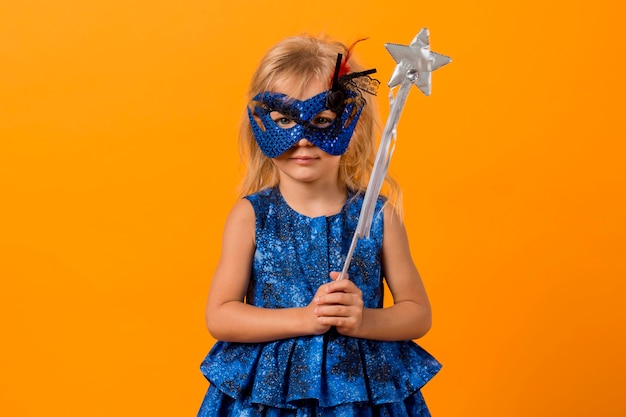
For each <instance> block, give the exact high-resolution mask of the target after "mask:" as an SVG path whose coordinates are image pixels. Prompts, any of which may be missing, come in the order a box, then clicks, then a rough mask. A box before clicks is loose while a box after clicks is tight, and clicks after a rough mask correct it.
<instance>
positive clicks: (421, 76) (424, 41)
mask: <svg viewBox="0 0 626 417" xmlns="http://www.w3.org/2000/svg"><path fill="white" fill-rule="evenodd" d="M385 48H387V51H388V52H389V53H390V54H391V56H392V57H393V59H394V60H395V61H396V63H397V65H396V68H395V70H394V72H393V74H392V75H391V78H390V79H389V82H388V83H387V85H388V86H389V87H390V88H391V89H392V90H390V92H389V102H390V110H389V116H388V117H387V123H386V124H385V129H384V130H383V135H382V138H381V140H380V144H379V145H378V152H377V154H376V160H375V161H374V167H373V168H372V173H371V176H370V180H369V183H368V184H367V190H366V191H365V197H364V198H363V206H362V207H361V213H360V214H359V222H358V223H357V226H356V230H355V232H354V236H353V237H352V243H351V244H350V249H349V250H348V254H347V255H346V260H345V263H344V265H343V269H342V271H341V275H340V276H339V279H343V278H344V277H345V275H346V273H347V271H348V267H349V266H350V261H351V260H352V254H353V253H354V249H355V248H356V244H357V242H358V240H359V239H360V238H364V237H369V235H370V229H371V227H372V219H373V217H374V209H375V208H376V201H377V200H378V196H379V194H380V189H381V187H382V185H383V181H384V180H385V176H386V174H387V169H388V168H389V162H390V161H391V155H392V154H393V150H394V148H395V143H396V126H397V125H398V120H399V119H400V115H401V114H402V109H403V108H404V104H405V103H406V99H407V97H408V95H409V91H410V90H411V84H415V85H416V86H417V88H419V89H420V90H421V91H422V93H424V94H425V95H427V96H429V95H430V90H431V75H432V72H433V71H434V70H436V69H437V68H440V67H442V66H444V65H446V64H448V63H450V62H451V61H452V59H451V58H450V57H447V56H445V55H441V54H438V53H436V52H432V51H431V50H430V40H429V32H428V29H426V28H424V29H422V30H420V32H419V33H418V34H417V36H415V38H414V39H413V41H412V42H411V44H410V45H409V46H406V45H398V44H394V43H387V44H385ZM398 85H399V86H400V87H399V88H398V91H397V94H396V96H395V98H394V96H393V88H394V87H396V86H398Z"/></svg>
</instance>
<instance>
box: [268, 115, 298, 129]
mask: <svg viewBox="0 0 626 417" xmlns="http://www.w3.org/2000/svg"><path fill="white" fill-rule="evenodd" d="M270 116H271V117H272V120H273V121H274V123H276V124H277V125H278V126H279V127H281V128H283V129H289V128H290V127H293V126H295V124H296V122H295V121H294V120H293V119H292V118H290V117H287V116H285V115H283V114H281V113H278V112H277V111H274V112H272V113H271V115H270Z"/></svg>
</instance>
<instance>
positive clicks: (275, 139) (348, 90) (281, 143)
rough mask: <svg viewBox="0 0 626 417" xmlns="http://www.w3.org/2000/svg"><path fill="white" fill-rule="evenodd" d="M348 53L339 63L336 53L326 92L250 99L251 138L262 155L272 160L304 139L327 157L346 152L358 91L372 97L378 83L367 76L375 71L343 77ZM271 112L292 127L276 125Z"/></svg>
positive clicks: (357, 109) (360, 106)
mask: <svg viewBox="0 0 626 417" xmlns="http://www.w3.org/2000/svg"><path fill="white" fill-rule="evenodd" d="M353 46H354V45H353ZM351 50H352V47H350V49H349V50H348V56H347V57H346V59H345V60H344V61H343V62H342V58H343V55H342V54H337V64H336V65H335V72H334V74H333V78H332V86H331V89H330V90H328V91H324V92H322V93H320V94H318V95H316V96H314V97H311V98H309V99H307V100H304V101H301V100H296V99H294V98H290V97H288V96H287V95H285V94H280V93H271V92H264V93H260V94H257V95H256V96H255V97H254V98H253V99H252V100H253V102H254V104H253V108H252V109H250V108H248V117H249V118H250V125H251V126H252V133H253V134H254V138H255V139H256V141H257V143H258V145H259V147H260V148H261V151H262V152H263V153H264V154H265V156H267V157H268V158H276V157H278V156H280V155H282V154H283V153H284V152H285V151H287V150H288V149H289V148H291V147H292V146H294V145H295V144H296V143H298V141H300V139H307V140H308V141H309V142H311V143H312V144H313V145H315V146H317V147H318V148H320V149H321V150H323V151H324V152H326V153H328V154H331V155H342V154H343V153H344V152H345V151H346V150H347V149H348V145H349V144H350V138H352V134H353V133H354V128H355V127H356V124H357V122H358V120H359V116H360V115H361V111H362V110H363V106H364V105H365V99H364V98H363V97H362V95H361V92H366V93H369V94H374V95H375V94H376V89H377V88H378V85H379V84H380V83H379V82H378V80H375V79H372V78H370V76H369V74H372V73H374V72H376V70H375V69H371V70H367V71H362V72H355V73H351V74H347V72H348V66H347V61H348V58H349V56H350V51H351ZM274 111H275V112H278V113H280V114H281V115H282V117H281V118H280V119H282V118H283V117H284V118H287V119H288V120H289V121H290V122H295V125H294V126H291V127H288V128H283V127H281V126H279V125H278V124H277V123H276V121H274V120H273V119H272V116H271V113H272V112H274ZM328 111H331V112H333V113H334V114H335V115H336V116H335V117H334V119H332V120H330V119H331V117H330V116H328V115H327V114H328ZM256 118H258V119H259V120H256ZM278 120H279V119H277V121H278ZM259 121H260V123H261V124H262V126H261V125H259Z"/></svg>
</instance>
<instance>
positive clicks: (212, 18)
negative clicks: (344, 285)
mask: <svg viewBox="0 0 626 417" xmlns="http://www.w3.org/2000/svg"><path fill="white" fill-rule="evenodd" d="M625 17H626V13H625V6H624V5H623V2H620V1H618V0H599V1H595V2H588V1H576V0H574V1H572V0H570V1H545V0H528V1H524V2H520V1H513V2H503V1H494V0H482V1H481V0H479V1H473V2H466V1H460V0H456V1H439V2H436V1H422V2H415V1H402V2H400V1H388V0H362V1H359V2H339V3H333V4H331V3H327V2H326V3H325V2H314V1H309V0H303V1H300V2H288V3H280V2H265V1H262V0H257V1H247V2H242V1H215V0H211V1H206V0H204V1H199V0H187V1H181V2H167V1H154V0H150V1H148V0H124V1H120V0H106V1H104V0H92V1H82V0H55V1H43V0H39V1H37V0H2V3H1V4H0V214H1V215H0V276H1V283H2V287H1V289H0V333H1V334H2V343H1V348H0V349H1V351H0V415H2V416H11V417H35V416H43V415H51V416H64V417H71V416H83V415H89V416H94V417H96V416H110V415H116V416H193V415H195V412H196V410H197V408H198V406H199V404H200V401H201V399H202V396H203V395H204V392H205V389H206V387H207V383H206V381H205V380H204V378H203V377H202V375H201V374H200V372H199V370H198V366H199V363H200V362H201V360H202V359H203V357H204V355H205V354H206V352H207V351H208V349H209V348H210V345H211V343H212V340H211V338H210V337H209V335H208V333H207V332H206V330H205V328H204V317H203V314H204V312H203V309H204V301H205V298H206V293H207V291H208V286H209V282H210V277H211V274H212V270H213V268H214V266H215V263H216V260H217V257H218V255H219V250H220V248H219V245H220V238H221V236H220V235H221V230H222V225H223V221H224V217H225V215H226V213H227V211H228V210H229V208H230V207H231V205H232V203H233V202H234V201H235V198H236V196H235V193H234V190H235V187H236V184H237V182H238V180H239V178H240V172H241V168H240V166H239V159H238V148H237V142H236V134H237V128H238V122H239V117H240V115H241V114H242V110H243V106H244V104H245V101H244V94H245V90H246V87H247V83H248V80H249V79H250V76H251V74H252V71H253V69H254V68H255V66H256V64H257V62H258V60H259V59H260V57H261V56H262V54H263V53H264V52H265V51H266V50H267V48H268V47H269V46H271V45H272V44H274V43H275V42H276V41H278V40H279V39H282V38H283V37H285V36H287V35H292V34H297V33H300V32H304V31H308V32H313V33H319V32H322V31H324V32H327V33H329V34H331V35H333V36H334V37H336V38H338V39H340V40H343V41H345V42H351V41H353V40H356V39H357V38H359V37H363V36H369V40H368V41H367V42H364V43H361V44H359V46H358V48H357V52H356V53H357V55H358V57H359V58H360V60H361V61H362V62H363V63H364V64H365V65H366V66H375V67H376V68H378V71H379V73H378V75H379V78H380V79H381V81H383V84H385V82H386V81H387V80H388V78H389V76H390V75H391V71H392V70H393V67H394V62H393V60H392V59H391V57H390V56H389V55H388V54H387V52H386V50H385V49H384V47H383V44H384V43H385V42H396V43H404V44H408V43H409V42H410V41H411V40H412V38H413V36H414V35H415V34H416V33H417V31H418V30H419V29H420V28H422V27H428V28H429V29H430V31H431V44H432V49H433V50H434V51H437V52H440V53H444V54H446V55H450V56H452V57H453V59H454V61H453V63H452V64H451V65H449V66H446V67H444V68H442V69H440V70H438V71H436V72H435V73H434V74H433V95H432V96H431V97H424V96H423V95H421V93H419V92H418V91H417V89H413V91H412V93H411V95H410V97H409V99H408V103H407V106H406V108H405V110H404V114H403V117H402V119H401V121H400V125H399V138H398V145H397V148H396V153H395V155H394V159H393V160H392V167H391V170H392V172H393V173H394V174H395V176H396V177H397V178H398V179H399V180H400V182H401V183H402V185H403V187H404V191H405V195H406V200H405V212H406V224H407V227H408V230H409V234H410V239H411V245H412V250H413V253H414V257H415V260H416V263H417V265H418V267H419V268H420V270H421V272H422V274H423V276H424V280H425V282H426V285H427V288H428V290H429V294H430V296H431V299H432V303H433V307H434V317H435V319H434V327H433V330H432V331H431V332H430V333H429V334H428V335H427V336H426V337H425V338H424V339H422V341H421V344H422V345H423V346H424V347H425V348H427V349H428V350H429V351H430V352H432V353H433V354H434V355H435V356H436V357H437V358H439V359H440V360H441V361H442V362H443V363H444V369H443V370H442V372H441V373H440V374H439V375H438V376H437V377H436V378H435V379H434V380H433V381H432V382H431V383H430V384H429V385H428V386H427V387H426V389H425V394H426V398H427V401H428V403H429V405H430V408H431V411H432V413H433V415H434V416H436V417H444V416H445V417H451V416H494V417H496V416H497V417H502V416H527V415H532V416H624V415H626V358H625V352H626V328H625V327H626V307H625V302H624V296H625V294H626V284H625V281H626V262H625V260H624V258H625V257H624V253H623V252H624V239H625V238H626V233H625V223H626V221H625V217H626V216H625V213H626V168H625V167H624V166H625V165H626V164H625V162H624V159H625V158H624V157H625V150H626V145H625V140H626V128H625V126H624V113H625V111H626V102H625V98H624V97H625V94H626V85H625V82H624V74H625V73H626V67H625V65H624V61H625V59H624V53H626V36H624V31H623V28H624V18H625ZM387 91H388V90H387V88H386V87H383V88H382V89H381V92H380V95H379V96H380V97H379V98H380V111H381V114H382V115H383V117H386V114H387V111H388V105H387V104H386V102H387V97H386V96H387Z"/></svg>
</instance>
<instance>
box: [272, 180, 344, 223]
mask: <svg viewBox="0 0 626 417" xmlns="http://www.w3.org/2000/svg"><path fill="white" fill-rule="evenodd" d="M278 188H279V189H280V193H281V194H282V196H283V198H284V199H285V201H286V202H287V204H289V206H290V207H291V208H292V209H294V210H295V211H297V212H298V213H300V214H304V215H305V216H308V217H319V216H332V215H334V214H337V213H339V212H340V211H341V209H342V208H343V206H344V204H345V203H346V199H347V197H348V195H347V189H346V187H345V186H342V185H340V184H339V183H338V182H334V183H330V184H328V183H326V184H324V183H301V182H298V183H292V182H290V181H281V182H280V184H279V185H278Z"/></svg>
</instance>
